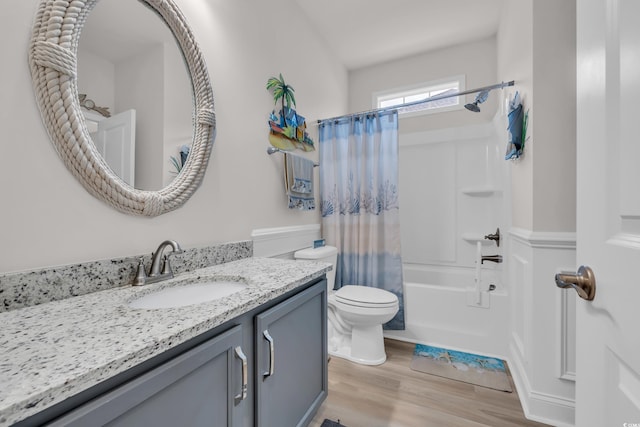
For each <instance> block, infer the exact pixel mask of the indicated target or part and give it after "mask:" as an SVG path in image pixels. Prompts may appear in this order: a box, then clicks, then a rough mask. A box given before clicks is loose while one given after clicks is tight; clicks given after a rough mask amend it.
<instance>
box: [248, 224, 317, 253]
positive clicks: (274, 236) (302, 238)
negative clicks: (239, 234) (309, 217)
mask: <svg viewBox="0 0 640 427" xmlns="http://www.w3.org/2000/svg"><path fill="white" fill-rule="evenodd" d="M251 239H252V240H253V256H254V257H277V258H286V259H293V253H294V252H295V251H297V250H299V249H304V248H309V247H312V246H313V241H314V240H317V239H320V224H310V225H297V226H290V227H274V228H259V229H256V230H253V231H252V232H251Z"/></svg>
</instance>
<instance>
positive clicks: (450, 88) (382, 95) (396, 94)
mask: <svg viewBox="0 0 640 427" xmlns="http://www.w3.org/2000/svg"><path fill="white" fill-rule="evenodd" d="M464 83H465V82H464V76H456V77H451V78H448V79H443V80H438V81H432V82H427V83H422V84H420V85H416V86H412V87H404V88H399V89H394V90H390V91H385V92H378V93H375V94H374V95H373V106H374V108H388V107H393V106H395V105H401V104H406V103H412V102H419V101H421V100H425V99H427V98H431V97H433V96H437V95H446V94H450V93H457V92H462V91H464V89H465V88H464ZM463 101H464V100H461V99H460V97H459V96H452V97H450V98H444V99H438V100H435V101H431V102H425V103H422V104H420V103H419V104H416V105H410V106H407V107H401V108H399V109H398V113H399V114H401V115H403V116H405V117H407V116H409V117H410V116H416V115H421V114H430V113H436V112H438V113H439V112H444V111H452V110H457V109H460V108H462V105H463Z"/></svg>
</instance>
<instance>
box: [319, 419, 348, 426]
mask: <svg viewBox="0 0 640 427" xmlns="http://www.w3.org/2000/svg"><path fill="white" fill-rule="evenodd" d="M320 427H345V426H344V425H343V424H340V420H338V421H331V420H329V419H327V418H325V419H324V421H323V422H322V424H321V425H320Z"/></svg>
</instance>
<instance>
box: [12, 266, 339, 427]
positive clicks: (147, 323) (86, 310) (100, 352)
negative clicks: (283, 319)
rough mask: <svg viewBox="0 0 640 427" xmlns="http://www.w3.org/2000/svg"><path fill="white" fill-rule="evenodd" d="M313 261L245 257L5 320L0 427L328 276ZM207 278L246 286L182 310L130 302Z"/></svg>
mask: <svg viewBox="0 0 640 427" xmlns="http://www.w3.org/2000/svg"><path fill="white" fill-rule="evenodd" d="M330 268H331V266H330V265H329V264H326V263H321V262H313V261H303V262H300V261H290V260H280V259H273V258H244V259H241V260H237V261H233V262H229V263H224V264H219V265H216V266H211V267H207V268H203V269H198V270H195V271H191V272H187V273H182V274H177V275H176V277H175V278H174V279H171V280H167V281H165V282H161V283H157V284H152V285H147V286H140V287H132V286H127V287H118V288H114V289H108V290H103V291H100V292H93V293H90V294H86V295H82V296H78V297H75V298H67V299H63V300H58V301H52V302H49V303H45V304H40V305H35V306H31V307H25V308H22V309H20V310H12V311H9V312H5V313H0V323H1V324H2V325H3V327H2V329H1V330H0V347H1V348H2V349H3V356H2V361H1V362H0V383H1V384H2V385H3V386H2V388H1V389H0V426H4V425H10V424H13V423H15V422H17V421H20V420H22V419H25V418H27V417H29V416H31V415H33V414H36V413H38V412H40V411H42V410H44V409H46V408H48V407H50V406H52V405H54V404H56V403H59V402H61V401H63V400H64V399H67V398H69V397H71V396H73V395H75V394H77V393H79V392H81V391H83V390H86V389H88V388H90V387H92V386H94V385H96V384H98V383H100V382H102V381H105V380H107V379H109V378H111V377H113V376H115V375H117V374H119V373H122V372H124V371H126V370H127V369H129V368H131V367H134V366H136V365H138V364H140V363H142V362H144V361H146V360H148V359H150V358H152V357H154V356H157V355H159V354H161V353H163V352H165V351H167V350H169V349H171V348H173V347H175V346H177V345H179V344H181V343H184V342H186V341H188V340H189V339H191V338H194V337H196V336H198V335H200V334H202V333H204V332H206V331H208V330H211V329H212V328H214V327H216V326H219V325H221V324H223V323H224V322H226V321H228V320H231V319H233V318H235V317H237V316H239V315H241V314H244V313H246V312H248V311H250V310H252V309H254V308H256V307H258V306H260V305H262V304H264V303H266V302H268V301H271V300H273V299H275V298H277V297H279V296H281V295H284V294H285V293H287V292H289V291H291V290H294V289H296V288H297V287H300V286H302V285H304V284H306V283H308V282H309V281H311V280H313V279H315V278H319V277H321V276H322V275H324V274H325V273H326V272H327V271H328V270H329V269H330ZM207 278H218V279H227V280H242V281H245V282H246V283H247V284H249V286H248V287H247V288H246V289H245V290H242V291H240V292H238V293H235V294H233V295H231V296H228V297H225V298H222V299H219V300H214V301H210V302H206V303H202V304H197V305H190V306H186V307H180V308H169V309H158V310H144V309H143V310H138V309H132V308H130V307H129V306H128V303H129V302H130V301H132V300H134V299H136V298H139V297H140V296H143V295H146V294H149V293H152V292H155V291H157V290H160V289H163V288H166V287H170V286H180V285H184V284H188V283H194V282H198V281H202V280H206V279H207Z"/></svg>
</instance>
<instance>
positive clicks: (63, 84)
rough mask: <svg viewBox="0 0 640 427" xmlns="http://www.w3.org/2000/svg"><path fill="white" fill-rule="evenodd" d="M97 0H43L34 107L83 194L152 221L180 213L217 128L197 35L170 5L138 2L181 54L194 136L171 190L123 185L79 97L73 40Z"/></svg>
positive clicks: (33, 53)
mask: <svg viewBox="0 0 640 427" xmlns="http://www.w3.org/2000/svg"><path fill="white" fill-rule="evenodd" d="M98 1H99V0H41V2H40V5H39V6H38V11H37V14H36V18H35V21H34V25H33V32H32V36H31V42H30V44H29V67H30V69H31V79H32V82H33V89H34V92H35V94H36V101H37V103H38V107H39V109H40V113H41V116H42V120H43V122H44V124H45V127H46V129H47V132H48V134H49V138H50V139H51V142H52V143H53V145H54V147H55V149H56V151H57V153H58V155H59V157H60V158H61V159H62V161H63V162H64V164H65V166H66V167H67V169H69V171H70V172H71V173H72V174H73V176H75V177H76V179H78V181H80V183H81V184H82V185H83V186H84V188H85V189H86V190H87V191H88V192H89V193H91V194H92V195H93V196H95V197H97V198H98V199H100V200H102V201H104V202H105V203H107V204H108V205H110V206H112V207H114V208H115V209H117V210H119V211H121V212H124V213H128V214H133V215H141V216H147V217H154V216H157V215H161V214H163V213H166V212H170V211H172V210H175V209H177V208H179V207H181V206H182V205H183V204H184V203H185V202H186V201H187V200H188V199H189V198H190V197H191V196H192V195H193V193H194V192H195V191H196V189H197V188H198V187H199V186H200V184H201V182H202V179H203V177H204V174H205V171H206V169H207V165H208V162H209V157H210V155H211V149H212V147H213V141H214V139H215V130H216V118H215V110H214V103H213V90H212V88H211V83H210V81H209V74H208V72H207V67H206V64H205V62H204V59H203V55H202V52H201V51H200V49H199V47H198V45H197V43H196V41H195V37H194V35H193V33H192V32H191V29H190V27H189V25H188V24H187V22H186V20H185V18H184V16H183V15H182V12H180V10H179V9H178V7H177V6H176V5H175V4H174V3H173V1H172V0H139V1H141V2H142V3H144V4H145V5H146V6H148V7H150V8H151V9H152V10H153V11H155V12H156V13H157V14H158V15H159V16H160V17H161V18H162V19H163V20H164V22H165V23H166V24H167V26H168V27H169V29H170V30H171V32H172V33H173V35H174V37H175V39H176V41H177V43H178V45H179V48H180V50H181V51H182V54H183V56H184V59H185V63H186V66H187V69H188V73H189V75H190V78H191V84H192V87H193V99H194V103H195V117H194V133H193V140H192V145H191V150H190V153H189V156H188V158H187V162H186V163H185V165H184V166H183V168H182V170H181V171H180V173H179V174H178V175H177V176H176V177H175V179H174V180H173V181H172V182H171V184H169V185H168V186H166V187H164V188H163V189H161V190H158V191H146V190H138V189H135V188H133V187H132V186H130V185H129V184H127V183H125V182H124V181H123V180H122V179H121V178H120V177H118V176H117V175H116V174H115V173H114V172H113V171H112V170H111V168H110V167H109V166H108V165H107V163H106V162H105V160H104V159H103V158H102V156H101V155H100V153H99V152H98V151H97V149H96V147H95V145H94V143H93V141H92V140H91V137H90V135H89V132H88V130H87V127H86V125H85V122H84V116H83V114H82V110H81V106H80V102H79V99H78V88H77V48H78V41H79V38H80V33H81V31H82V27H83V25H84V23H85V21H86V18H87V16H88V14H89V12H90V11H91V10H92V9H93V7H94V6H95V4H96V3H97V2H98Z"/></svg>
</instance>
